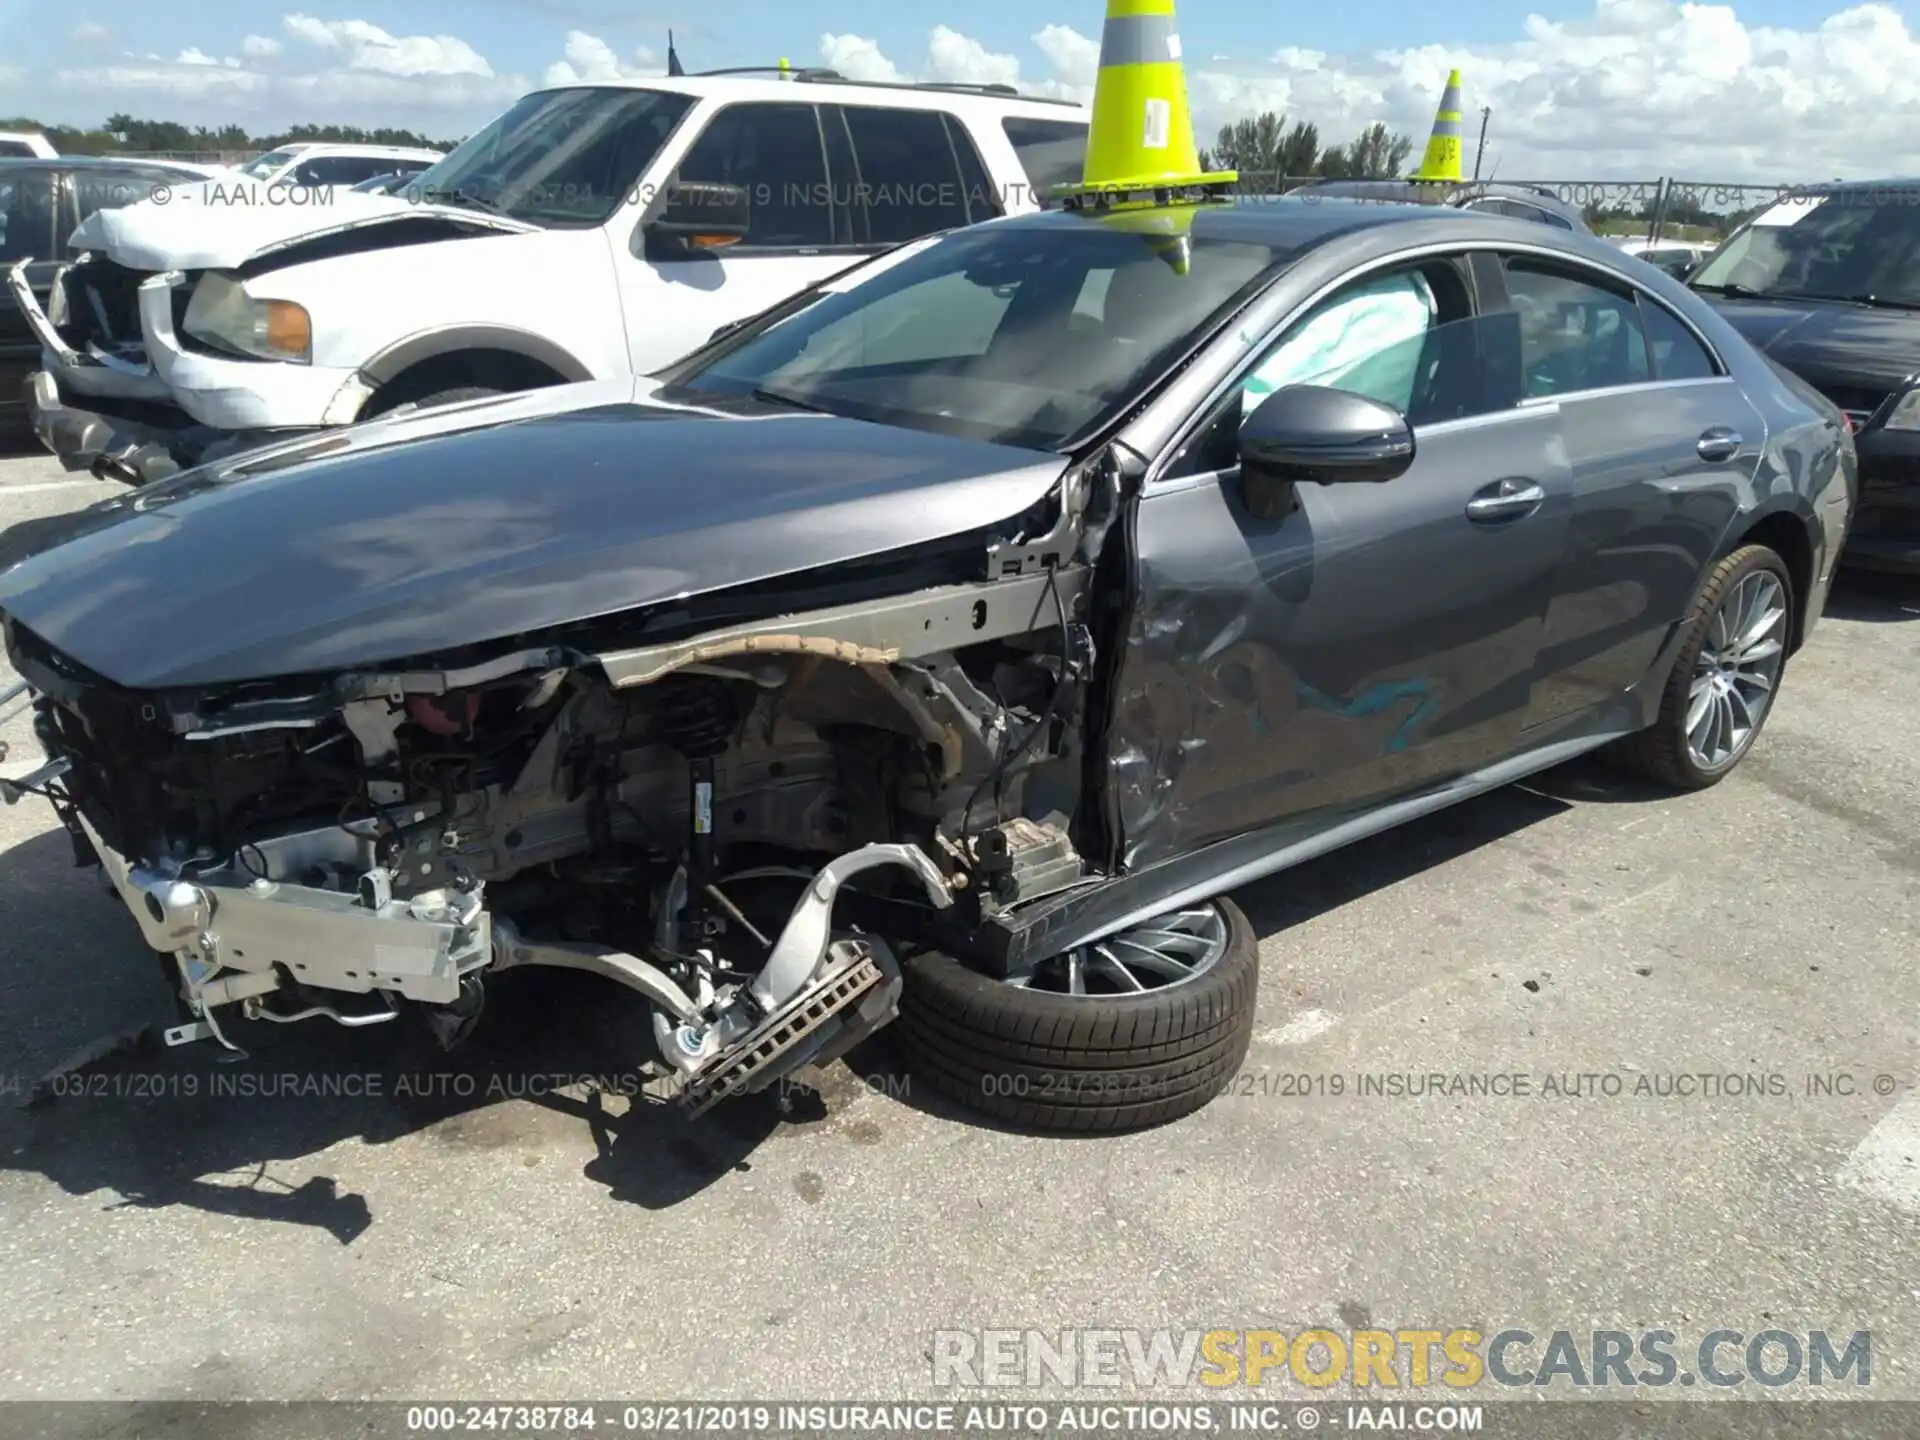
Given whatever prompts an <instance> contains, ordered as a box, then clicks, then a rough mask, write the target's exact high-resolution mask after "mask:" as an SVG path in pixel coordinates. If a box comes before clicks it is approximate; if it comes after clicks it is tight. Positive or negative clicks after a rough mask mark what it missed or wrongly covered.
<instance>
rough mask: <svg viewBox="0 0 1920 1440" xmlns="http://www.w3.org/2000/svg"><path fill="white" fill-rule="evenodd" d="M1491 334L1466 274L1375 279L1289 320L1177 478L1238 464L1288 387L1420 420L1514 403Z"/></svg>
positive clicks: (1432, 271)
mask: <svg viewBox="0 0 1920 1440" xmlns="http://www.w3.org/2000/svg"><path fill="white" fill-rule="evenodd" d="M1492 333H1493V332H1492V331H1491V330H1490V329H1489V328H1488V322H1487V321H1486V320H1485V319H1481V318H1476V317H1474V316H1473V315H1472V313H1471V302H1470V300H1469V299H1468V293H1467V287H1466V282H1465V279H1464V277H1463V274H1462V271H1461V270H1460V269H1459V268H1458V267H1456V266H1455V265H1453V264H1452V263H1449V262H1445V261H1441V262H1430V263H1427V264H1423V265H1419V266H1414V267H1410V268H1407V269H1402V270H1395V271H1388V272H1386V273H1384V274H1380V275H1374V276H1369V277H1367V278H1366V279H1364V280H1361V281H1359V282H1357V283H1355V284H1353V285H1351V286H1349V287H1347V288H1345V289H1342V290H1340V291H1338V292H1336V293H1335V294H1334V295H1332V296H1330V297H1329V298H1327V299H1326V300H1323V301H1322V302H1321V303H1320V304H1318V305H1316V306H1315V307H1314V308H1313V309H1312V310H1310V311H1309V312H1308V313H1307V314H1306V315H1304V316H1302V317H1301V318H1300V319H1299V320H1297V321H1295V322H1294V323H1293V324H1291V325H1289V326H1288V327H1287V329H1286V331H1285V333H1284V334H1283V335H1282V336H1281V337H1280V339H1279V340H1278V341H1276V342H1275V343H1274V344H1273V345H1272V347H1271V348H1269V349H1268V350H1267V351H1266V352H1265V354H1263V355H1262V356H1261V357H1260V359H1259V360H1258V361H1256V362H1255V363H1254V364H1253V366H1252V367H1251V368H1250V369H1249V370H1248V371H1247V372H1246V374H1245V375H1244V376H1243V377H1242V380H1241V382H1240V384H1239V386H1238V387H1237V389H1236V392H1235V393H1234V395H1233V396H1232V397H1230V400H1229V402H1227V403H1224V404H1222V406H1221V407H1220V411H1219V413H1218V414H1217V415H1215V416H1214V417H1213V418H1212V419H1211V420H1210V421H1209V423H1208V424H1207V425H1205V426H1204V427H1202V429H1201V430H1200V431H1199V432H1198V433H1196V435H1195V436H1194V437H1193V438H1192V439H1191V440H1189V441H1188V442H1187V443H1186V445H1185V446H1183V447H1182V450H1181V453H1180V454H1179V455H1178V456H1176V457H1175V460H1174V463H1173V465H1172V466H1171V467H1170V468H1169V469H1168V471H1167V472H1166V473H1167V477H1168V478H1169V479H1171V478H1174V477H1176V476H1181V475H1202V474H1209V473H1214V472H1217V471H1222V470H1230V469H1232V468H1233V467H1234V466H1236V465H1237V464H1239V459H1240V445H1239V433H1240V425H1241V423H1242V422H1243V421H1244V420H1245V419H1246V417H1247V416H1248V415H1250V414H1252V413H1253V411H1254V410H1255V409H1257V408H1258V407H1259V406H1260V404H1261V403H1262V402H1263V401H1265V400H1266V398H1267V397H1268V396H1269V395H1271V394H1272V393H1273V392H1274V391H1276V390H1279V389H1281V388H1283V387H1285V386H1288V385H1319V386H1325V387H1327V388H1330V389H1335V390H1345V391H1348V392H1350V393H1353V394H1357V395H1365V396H1367V397H1368V398H1369V399H1373V400H1379V401H1381V402H1383V403H1384V404H1387V405H1391V406H1393V407H1394V408H1395V409H1396V410H1399V411H1400V412H1401V413H1403V414H1404V415H1406V416H1407V418H1408V420H1409V421H1411V422H1412V423H1413V424H1414V425H1415V426H1419V425H1422V424H1428V425H1431V424H1438V423H1440V422H1442V421H1445V420H1457V419H1463V418H1465V417H1467V416H1469V415H1479V414H1485V413H1487V412H1488V411H1491V410H1498V409H1505V408H1507V407H1508V406H1510V405H1512V404H1513V403H1514V400H1515V399H1517V398H1518V397H1517V395H1507V396H1505V398H1502V391H1503V387H1502V386H1501V385H1500V384H1499V383H1498V378H1497V377H1498V376H1499V375H1500V374H1501V373H1502V371H1503V368H1504V369H1510V368H1511V367H1510V366H1506V367H1503V366H1502V364H1501V363H1500V361H1501V359H1502V357H1501V356H1499V355H1496V354H1494V353H1492V347H1491V339H1490V336H1491V335H1492Z"/></svg>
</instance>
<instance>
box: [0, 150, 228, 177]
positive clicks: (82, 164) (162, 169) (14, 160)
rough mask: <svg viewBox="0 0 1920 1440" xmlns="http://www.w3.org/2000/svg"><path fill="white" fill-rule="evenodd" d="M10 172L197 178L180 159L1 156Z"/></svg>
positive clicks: (192, 170) (101, 156) (100, 156)
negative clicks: (145, 173)
mask: <svg viewBox="0 0 1920 1440" xmlns="http://www.w3.org/2000/svg"><path fill="white" fill-rule="evenodd" d="M0 167H5V168H6V169H8V170H152V171H155V172H157V173H161V174H167V175H195V174H197V173H198V172H197V171H195V170H194V168H193V167H192V166H191V165H188V164H185V163H184V162H182V161H178V160H145V159H141V158H140V157H138V156H134V155H0Z"/></svg>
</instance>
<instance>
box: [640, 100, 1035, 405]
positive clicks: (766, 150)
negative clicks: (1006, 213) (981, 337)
mask: <svg viewBox="0 0 1920 1440" xmlns="http://www.w3.org/2000/svg"><path fill="white" fill-rule="evenodd" d="M663 168H664V169H665V171H666V173H669V174H671V175H672V176H673V177H674V178H673V180H671V181H668V182H667V186H669V187H670V186H671V185H672V184H673V183H675V182H680V183H686V182H719V183H724V184H730V185H738V186H741V187H743V188H744V189H745V190H746V192H747V196H748V199H749V201H750V203H751V205H752V219H751V222H750V224H751V229H750V230H749V232H748V234H747V236H746V237H745V238H744V239H743V240H741V241H740V242H739V243H737V244H734V245H730V246H728V247H726V248H725V249H723V250H717V251H714V252H712V253H710V254H706V255H701V256H698V257H695V258H692V259H686V258H666V257H663V256H661V255H659V254H652V253H649V250H648V246H647V244H646V241H645V238H644V235H643V233H642V227H639V226H635V227H634V228H633V233H632V234H631V235H630V236H626V237H624V238H622V240H621V243H622V244H623V245H625V246H626V249H627V252H628V253H626V254H616V256H615V259H616V262H617V263H618V267H619V269H620V272H621V280H620V287H621V305H622V307H623V309H624V311H625V316H626V325H627V339H628V350H629V358H630V360H631V363H632V365H633V368H634V370H635V371H636V372H637V373H642V374H644V373H646V372H647V371H650V370H653V369H656V368H658V367H659V366H661V365H664V364H666V363H667V362H669V361H671V360H674V359H677V358H679V357H680V356H681V355H684V354H685V353H686V352H687V351H689V350H691V349H693V348H695V347H696V346H699V345H702V344H704V343H706V341H707V340H708V339H709V338H710V337H711V336H712V335H713V333H714V331H716V330H718V329H719V328H720V327H721V326H723V325H727V324H731V323H732V322H734V321H737V320H744V319H746V318H748V317H749V316H753V315H757V314H759V313H760V312H761V311H763V310H766V309H770V308H771V307H772V306H774V305H776V304H778V303H779V302H780V301H782V300H784V299H786V298H787V297H788V296H789V295H792V294H793V293H794V292H795V291H797V290H801V289H804V288H805V287H806V286H808V285H811V284H813V283H815V282H816V281H819V280H823V279H825V278H826V277H827V276H829V275H832V274H835V273H836V272H838V271H841V270H844V269H847V268H848V267H850V266H852V265H856V264H858V263H859V262H860V261H861V260H862V259H865V258H866V257H868V256H871V255H876V254H879V253H880V252H881V251H884V250H887V249H890V248H892V247H893V246H895V245H899V244H902V243H905V242H907V241H910V240H915V239H918V238H920V237H921V236H925V235H931V234H933V233H934V232H936V231H940V230H946V229H950V228H954V227H958V226H963V225H968V224H972V223H974V222H976V221H980V220H985V219H989V218H991V217H992V216H993V215H996V214H998V213H1000V209H1001V207H1000V205H999V203H998V200H997V197H996V196H995V194H994V187H993V186H992V185H991V184H990V183H989V181H988V178H987V172H986V168H985V166H984V164H983V163H982V162H981V159H980V156H979V153H978V151H977V150H976V149H975V147H974V144H973V141H972V139H971V138H970V137H969V136H968V134H967V131H966V127H965V126H964V125H962V124H960V122H959V121H958V120H957V119H956V118H954V117H953V116H951V115H948V114H947V113H945V112H944V111H941V110H937V109H905V108H899V107H891V106H879V105H813V104H805V103H801V102H786V101H782V102H777V103H751V104H738V105H728V106H725V107H724V108H722V109H720V110H717V111H715V112H714V114H713V115H712V117H711V118H710V119H709V120H708V121H707V123H706V125H705V127H704V128H703V129H702V130H701V131H700V133H699V134H698V135H697V136H695V137H694V138H693V140H692V141H691V142H690V144H689V145H688V147H687V149H686V151H685V153H684V154H682V155H681V156H680V157H679V158H678V160H677V161H676V160H674V159H673V158H672V157H670V156H669V157H666V159H665V162H664V167H663Z"/></svg>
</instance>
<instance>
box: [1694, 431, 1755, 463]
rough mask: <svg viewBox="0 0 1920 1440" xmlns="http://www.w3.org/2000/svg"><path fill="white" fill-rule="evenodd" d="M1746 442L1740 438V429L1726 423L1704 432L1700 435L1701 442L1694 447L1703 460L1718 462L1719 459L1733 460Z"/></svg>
mask: <svg viewBox="0 0 1920 1440" xmlns="http://www.w3.org/2000/svg"><path fill="white" fill-rule="evenodd" d="M1744 444H1746V441H1744V440H1742V439H1741V438H1740V432H1739V431H1738V430H1735V429H1733V428H1731V427H1730V426H1726V425H1716V426H1714V427H1713V428H1712V429H1711V430H1708V431H1706V432H1704V433H1703V434H1702V435H1701V436H1700V441H1699V443H1698V444H1697V445H1695V446H1694V447H1693V448H1694V449H1695V450H1697V451H1699V452H1700V458H1701V459H1702V460H1710V461H1713V462H1715V463H1716V464H1717V463H1718V462H1719V461H1722V460H1731V459H1732V458H1733V457H1734V456H1736V455H1738V454H1739V453H1740V447H1741V446H1742V445H1744Z"/></svg>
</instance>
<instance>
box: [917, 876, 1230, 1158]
mask: <svg viewBox="0 0 1920 1440" xmlns="http://www.w3.org/2000/svg"><path fill="white" fill-rule="evenodd" d="M1203 912H1204V914H1206V915H1208V916H1211V917H1213V919H1211V920H1201V919H1198V918H1194V919H1192V920H1189V921H1186V922H1184V923H1185V924H1186V925H1187V926H1189V927H1191V928H1192V929H1194V930H1195V931H1205V932H1206V933H1207V934H1208V936H1209V937H1210V938H1217V939H1218V940H1219V941H1220V944H1219V947H1218V953H1217V954H1214V955H1212V956H1211V958H1210V959H1208V960H1207V961H1206V963H1205V964H1204V966H1199V967H1196V970H1195V973H1193V974H1191V975H1190V976H1188V977H1187V978H1184V979H1180V980H1178V981H1177V982H1176V983H1168V984H1164V985H1163V986H1161V987H1160V988H1158V989H1150V990H1147V991H1145V992H1144V993H1121V992H1119V991H1118V990H1111V991H1109V992H1108V993H1094V994H1070V993H1057V992H1053V991H1049V990H1047V989H1043V988H1032V987H1023V986H1019V985H1015V984H1012V983H1009V982H1007V981H1004V980H996V979H993V978H991V977H989V976H986V975H982V974H980V973H979V972H977V971H974V970H970V969H968V968H967V967H966V966H964V965H962V964H960V963H959V962H958V961H956V960H953V959H951V958H949V957H947V956H945V955H939V954H934V953H931V952H925V953H921V954H918V955H914V956H912V957H910V958H909V959H907V960H906V961H905V962H904V964H903V966H902V970H903V972H904V977H905V982H906V984H905V990H904V993H903V994H902V996H901V1002H900V1018H899V1019H898V1020H897V1021H895V1023H894V1024H893V1025H892V1026H891V1027H890V1028H889V1031H888V1032H887V1033H888V1034H889V1035H890V1036H891V1037H892V1039H893V1041H894V1043H895V1045H896V1046H897V1048H899V1049H900V1050H901V1051H902V1053H903V1054H904V1056H905V1058H906V1060H907V1062H908V1064H909V1065H910V1066H911V1067H912V1069H913V1070H914V1072H915V1073H916V1074H917V1075H919V1076H920V1077H921V1078H922V1079H924V1080H925V1081H926V1082H927V1083H928V1084H929V1085H930V1086H932V1087H933V1089H934V1090H936V1091H938V1092H939V1093H941V1094H942V1095H945V1096H947V1097H948V1098H950V1099H952V1100H955V1101H957V1102H959V1103H960V1104H962V1105H964V1106H966V1107H968V1108H969V1109H972V1110H976V1111H978V1112H980V1113H982V1114H985V1115H991V1116H993V1117H995V1118H996V1119H999V1120H1004V1121H1009V1122H1011V1123H1013V1124H1015V1125H1019V1126H1023V1127H1027V1128H1031V1129H1037V1130H1049V1131H1061V1132H1071V1133H1077V1134H1111V1133H1114V1132H1118V1131H1126V1130H1137V1129H1142V1128H1144V1127H1147V1126H1151V1125H1160V1124H1165V1123H1166V1122H1167V1121H1170V1120H1176V1119H1178V1118H1180V1117H1181V1116H1183V1115H1189V1114H1192V1113H1193V1112H1194V1111H1196V1110H1198V1109H1200V1108H1201V1107H1202V1106H1204V1105H1205V1104H1206V1103H1207V1102H1208V1101H1209V1100H1211V1099H1213V1097H1214V1096H1215V1095H1218V1094H1219V1093H1220V1092H1221V1091H1222V1090H1223V1089H1225V1088H1226V1087H1227V1085H1228V1084H1229V1082H1230V1081H1231V1080H1232V1078H1233V1076H1234V1074H1235V1073H1236V1072H1237V1071H1238V1070H1239V1069H1240V1066H1241V1064H1242V1063H1243V1062H1244V1061H1245V1059H1246V1055H1247V1048H1248V1046H1249V1044H1250V1043H1251V1041H1252V1038H1253V1017H1254V1000H1255V996H1256V993H1257V991H1258V989H1259V980H1260V975H1259V970H1260V951H1259V946H1258V943H1257V941H1256V939H1255V936H1254V933H1253V927H1252V925H1251V924H1249V923H1248V921H1247V917H1246V916H1245V915H1244V914H1242V913H1241V910H1240V908H1239V906H1237V905H1235V904H1234V903H1233V902H1232V901H1230V900H1214V901H1210V902H1207V903H1205V904H1202V905H1193V906H1188V907H1186V908H1185V909H1184V910H1182V911H1179V912H1177V913H1176V915H1175V916H1169V917H1163V919H1162V921H1159V922H1154V923H1156V924H1159V923H1171V925H1172V926H1174V927H1176V933H1178V930H1177V927H1179V926H1180V925H1181V924H1182V923H1183V922H1182V921H1181V920H1180V919H1179V917H1198V916H1200V915H1201V914H1202V913H1203ZM1216 927H1217V929H1216ZM1129 933H1134V934H1145V933H1147V932H1146V930H1145V928H1144V927H1135V929H1134V931H1133V932H1129ZM1195 938H1197V936H1196V937H1195ZM1093 948H1094V949H1098V948H1099V947H1093ZM1113 948H1114V947H1108V949H1109V950H1110V951H1111V950H1113ZM1074 953H1075V954H1077V955H1080V954H1084V953H1085V952H1081V951H1077V952H1074ZM1120 953H1126V952H1125V950H1124V947H1123V948H1122V949H1121V951H1120ZM1068 959H1069V957H1065V956H1063V957H1059V959H1058V960H1055V961H1049V962H1045V963H1044V964H1043V966H1042V967H1039V968H1038V969H1037V970H1036V974H1035V976H1034V978H1033V982H1032V985H1033V986H1039V985H1041V984H1042V983H1044V980H1045V978H1046V977H1047V976H1048V975H1052V976H1056V977H1057V976H1061V975H1063V974H1064V973H1065V972H1064V967H1065V965H1066V963H1067V961H1068ZM1095 966H1098V967H1099V969H1098V970H1096V969H1095ZM1049 967H1051V968H1049ZM1110 970H1111V967H1110V966H1109V965H1107V963H1106V961H1104V960H1090V961H1083V979H1082V983H1083V984H1084V985H1086V986H1087V987H1088V988H1093V987H1094V986H1096V985H1111V984H1112V981H1110V980H1106V979H1104V978H1103V975H1104V973H1105V972H1108V971H1110Z"/></svg>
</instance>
